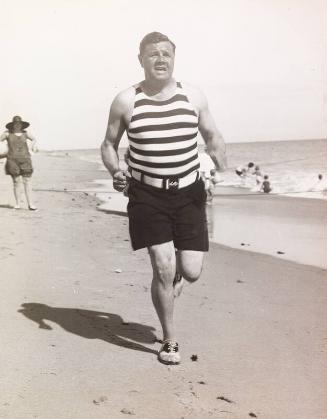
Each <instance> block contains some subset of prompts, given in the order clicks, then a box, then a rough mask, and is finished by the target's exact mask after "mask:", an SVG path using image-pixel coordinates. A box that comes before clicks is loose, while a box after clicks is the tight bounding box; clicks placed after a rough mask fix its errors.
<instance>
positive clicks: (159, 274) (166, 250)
mask: <svg viewBox="0 0 327 419" xmlns="http://www.w3.org/2000/svg"><path fill="white" fill-rule="evenodd" d="M148 250H149V254H150V258H151V263H152V268H153V278H154V280H156V281H159V282H162V283H163V284H170V283H172V282H173V280H174V277H175V271H176V259H175V251H174V248H173V247H172V246H169V245H167V246H166V244H164V245H156V246H151V247H149V249H148Z"/></svg>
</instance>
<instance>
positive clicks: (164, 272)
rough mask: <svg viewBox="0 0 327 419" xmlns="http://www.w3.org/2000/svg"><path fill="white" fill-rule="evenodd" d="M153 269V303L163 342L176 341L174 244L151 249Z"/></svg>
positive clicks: (169, 243) (164, 244)
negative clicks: (174, 320)
mask: <svg viewBox="0 0 327 419" xmlns="http://www.w3.org/2000/svg"><path fill="white" fill-rule="evenodd" d="M149 254H150V258H151V263H152V269H153V280H152V284H151V296H152V302H153V305H154V307H155V309H156V312H157V314H158V317H159V320H160V323H161V327H162V332H163V340H164V341H165V340H174V339H175V336H174V324H173V314H174V289H173V281H174V277H175V272H176V259H175V248H174V244H173V242H167V243H163V244H159V245H154V246H151V247H149Z"/></svg>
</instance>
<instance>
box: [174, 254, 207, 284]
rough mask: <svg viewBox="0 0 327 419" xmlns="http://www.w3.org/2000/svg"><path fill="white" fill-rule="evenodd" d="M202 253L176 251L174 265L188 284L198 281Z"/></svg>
mask: <svg viewBox="0 0 327 419" xmlns="http://www.w3.org/2000/svg"><path fill="white" fill-rule="evenodd" d="M203 257H204V252H200V251H197V250H177V252H176V264H177V270H178V272H179V273H180V274H181V275H182V276H183V278H185V279H186V281H188V282H195V281H196V280H197V279H199V277H200V275H201V272H202V266H203Z"/></svg>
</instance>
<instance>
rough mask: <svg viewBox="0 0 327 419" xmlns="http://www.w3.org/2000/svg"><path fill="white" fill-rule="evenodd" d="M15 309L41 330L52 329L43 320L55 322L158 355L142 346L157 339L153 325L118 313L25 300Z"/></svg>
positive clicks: (79, 332) (69, 329)
mask: <svg viewBox="0 0 327 419" xmlns="http://www.w3.org/2000/svg"><path fill="white" fill-rule="evenodd" d="M18 312H19V313H22V314H23V315H24V316H26V317H27V318H28V319H30V320H33V321H34V322H35V323H37V324H38V325H39V328H40V329H45V330H52V327H51V326H50V325H49V324H47V323H46V321H47V320H48V321H50V322H54V323H57V324H58V325H59V326H61V327H62V328H63V329H64V330H66V331H67V332H70V333H74V334H75V335H79V336H81V337H83V338H86V339H102V340H104V341H105V342H108V343H112V344H113V345H118V346H122V347H123V348H128V349H133V350H135V351H142V352H149V353H153V354H157V351H155V350H153V349H150V348H147V347H146V346H143V345H142V343H143V344H144V343H145V344H153V343H154V342H156V341H157V338H156V335H155V334H154V333H153V331H154V330H155V328H154V327H151V326H145V325H143V324H140V323H126V322H124V321H123V319H122V318H121V317H120V316H118V315H117V314H112V313H104V312H100V311H92V310H82V309H78V308H62V307H50V306H47V305H46V304H39V303H24V304H22V308H21V309H20V310H18ZM130 340H132V341H133V342H131V341H130ZM138 342H139V343H138Z"/></svg>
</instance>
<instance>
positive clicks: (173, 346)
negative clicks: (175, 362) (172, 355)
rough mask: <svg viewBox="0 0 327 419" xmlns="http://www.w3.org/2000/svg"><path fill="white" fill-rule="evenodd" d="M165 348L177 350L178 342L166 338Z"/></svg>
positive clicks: (169, 350) (170, 350)
mask: <svg viewBox="0 0 327 419" xmlns="http://www.w3.org/2000/svg"><path fill="white" fill-rule="evenodd" d="M165 350H166V351H167V352H177V351H178V343H177V342H173V341H171V340H168V341H166V342H165Z"/></svg>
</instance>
